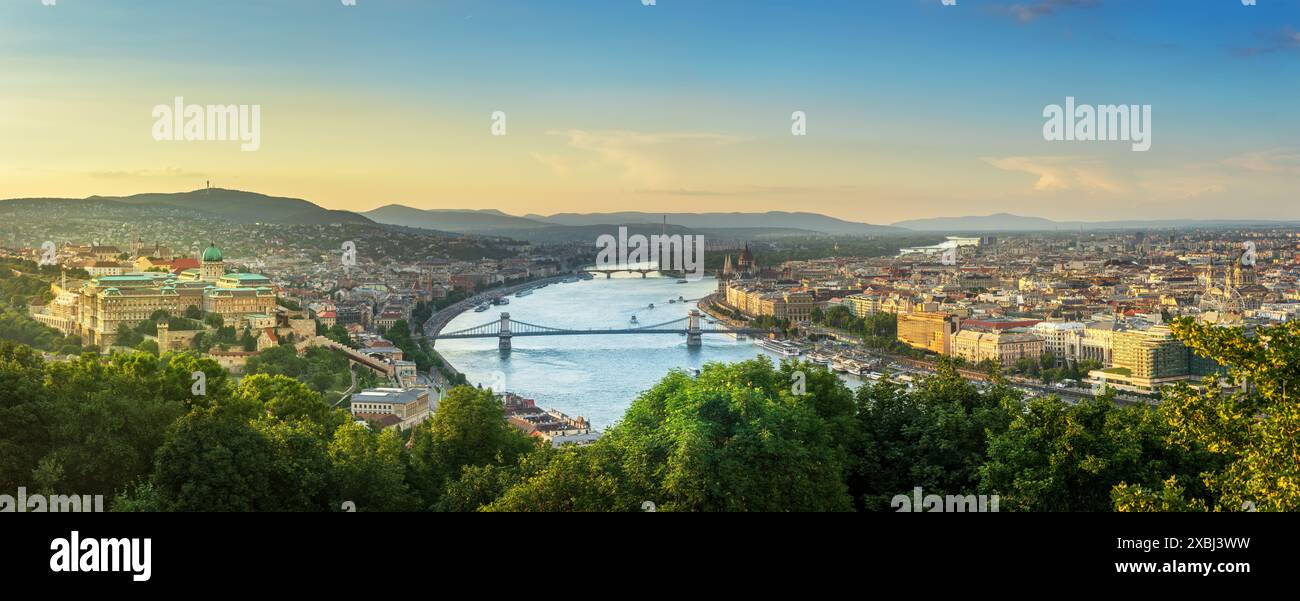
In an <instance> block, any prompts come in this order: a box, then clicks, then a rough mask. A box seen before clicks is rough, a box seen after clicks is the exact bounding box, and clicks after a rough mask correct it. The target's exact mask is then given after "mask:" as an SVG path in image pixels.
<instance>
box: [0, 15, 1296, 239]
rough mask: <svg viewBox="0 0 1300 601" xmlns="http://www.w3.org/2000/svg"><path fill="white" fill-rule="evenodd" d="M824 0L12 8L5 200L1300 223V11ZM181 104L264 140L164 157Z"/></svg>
mask: <svg viewBox="0 0 1300 601" xmlns="http://www.w3.org/2000/svg"><path fill="white" fill-rule="evenodd" d="M818 4H819V5H823V4H830V5H835V6H834V10H826V8H827V7H825V6H819V8H821V9H822V10H816V11H814V10H806V6H805V4H804V3H801V2H750V1H742V0H718V1H710V2H685V1H673V0H660V1H659V2H658V3H657V5H656V6H643V5H642V3H641V2H636V1H627V2H613V1H564V2H544V3H543V2H535V1H530V0H500V1H490V2H470V1H468V0H447V1H440V2H430V3H425V2H396V1H395V2H380V1H365V0H363V1H362V2H359V3H358V5H357V6H342V5H341V4H340V3H335V2H307V1H285V2H260V1H258V2H245V3H239V4H238V7H237V8H236V7H235V5H232V4H231V3H172V2H163V1H161V0H143V1H141V2H131V3H109V2H74V1H72V0H68V1H60V2H58V3H57V5H56V6H43V5H42V4H41V3H39V2H36V1H32V2H6V3H4V4H3V5H2V6H0V31H2V32H3V34H4V35H0V70H2V71H3V72H4V73H5V74H6V75H5V78H4V80H3V84H0V89H3V94H0V198H16V197H45V196H57V197H83V196H89V195H97V194H98V195H127V194H135V193H142V192H176V191H185V190H193V189H196V188H201V187H203V185H204V182H205V181H208V180H211V181H212V182H213V184H214V185H220V186H222V187H226V188H235V189H244V190H256V191H258V192H263V193H266V194H272V195H282V196H291V197H300V198H307V199H310V200H312V201H313V202H316V203H318V204H320V205H322V206H324V207H326V208H332V209H346V210H353V211H365V210H369V209H372V208H375V207H379V206H383V205H387V204H391V203H401V204H406V205H409V206H412V207H417V208H478V209H481V208H495V209H500V210H502V211H506V212H508V213H513V214H519V215H522V214H528V213H539V214H550V213H559V212H605V211H622V210H644V211H650V212H655V211H674V212H705V211H768V210H803V211H815V212H820V213H825V214H827V215H832V216H835V217H840V218H843V219H850V220H855V221H864V222H870V223H892V222H895V221H900V220H905V219H914V218H926V217H942V216H960V215H972V214H981V215H983V214H989V213H995V212H1010V213H1016V214H1021V215H1034V216H1040V217H1047V218H1052V219H1070V220H1089V221H1097V220H1108V219H1129V218H1148V219H1158V218H1218V219H1227V218H1271V219H1295V218H1300V209H1298V208H1296V203H1295V202H1294V194H1295V192H1296V188H1297V186H1296V181H1297V176H1300V149H1298V148H1297V143H1296V142H1295V140H1296V139H1297V136H1296V134H1297V133H1300V118H1297V117H1296V115H1295V112H1294V102H1295V98H1296V97H1297V92H1298V91H1300V81H1297V79H1296V78H1295V77H1294V73H1295V72H1296V70H1295V67H1296V66H1297V61H1300V33H1297V30H1298V29H1300V2H1297V1H1294V0H1290V1H1276V2H1260V3H1259V5H1258V6H1249V7H1248V6H1242V5H1241V4H1240V3H1238V2H1216V3H1206V5H1205V6H1200V7H1198V9H1197V10H1187V9H1186V8H1185V3H1183V2H1178V1H1173V0H1169V1H1151V2H1140V3H1135V2H1116V1H1111V0H1105V1H1103V0H1091V1H1089V0H1079V1H1063V0H1041V1H1033V2H1029V1H1021V2H1014V3H1013V2H997V1H988V2H976V1H974V0H970V1H967V0H962V1H961V2H960V3H959V5H958V6H942V5H941V3H940V2H938V1H925V2H922V1H920V0H915V1H912V0H900V1H895V2H870V3H859V2H829V3H818ZM867 4H870V6H869V7H868V6H866V5H867ZM51 40H57V43H51V42H50V41H51ZM176 97H184V98H185V101H186V102H192V103H197V104H223V105H224V104H249V105H260V106H261V144H260V148H258V149H257V150H256V151H255V152H241V151H240V149H239V145H238V143H225V142H185V143H162V142H158V141H155V139H153V138H152V137H151V136H150V132H151V127H152V126H153V124H154V121H155V118H154V117H153V116H152V115H151V110H152V109H153V107H155V106H156V105H160V104H170V103H171V102H172V101H173V99H174V98H176ZM1067 97H1074V98H1077V99H1078V102H1080V103H1089V104H1095V105H1107V104H1127V105H1150V106H1151V107H1152V113H1153V116H1152V123H1151V124H1150V127H1151V129H1152V132H1153V136H1152V144H1151V148H1150V150H1149V151H1147V152H1133V151H1131V150H1130V145H1129V144H1127V143H1123V142H1049V141H1046V140H1044V137H1043V134H1042V130H1043V122H1044V119H1043V117H1042V113H1043V110H1044V107H1045V106H1048V105H1052V104H1062V103H1064V102H1065V101H1066V99H1067ZM496 111H501V112H503V113H504V114H505V116H506V118H507V119H506V123H507V124H508V125H507V127H508V129H507V130H506V135H502V136H494V135H492V132H493V130H492V127H493V125H494V120H493V118H492V115H493V113H494V112H496ZM796 111H802V112H803V113H804V114H805V115H806V117H807V121H806V125H807V135H805V136H795V135H792V132H791V127H792V119H791V117H792V114H793V113H794V112H796Z"/></svg>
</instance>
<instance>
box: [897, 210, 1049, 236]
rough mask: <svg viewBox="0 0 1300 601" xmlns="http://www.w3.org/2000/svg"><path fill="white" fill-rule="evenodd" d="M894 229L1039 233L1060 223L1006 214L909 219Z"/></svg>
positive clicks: (1040, 218)
mask: <svg viewBox="0 0 1300 601" xmlns="http://www.w3.org/2000/svg"><path fill="white" fill-rule="evenodd" d="M894 226H895V227H902V228H907V229H909V230H914V231H919V232H938V231H962V232H965V231H997V232H1009V231H1040V230H1054V229H1058V228H1060V227H1062V226H1061V224H1060V223H1057V222H1055V221H1052V220H1050V219H1043V218H1042V217H1021V216H1019V215H1011V214H1008V213H998V214H996V215H985V216H982V217H975V216H970V217H937V218H933V219H911V220H908V221H900V222H898V223H895V224H894Z"/></svg>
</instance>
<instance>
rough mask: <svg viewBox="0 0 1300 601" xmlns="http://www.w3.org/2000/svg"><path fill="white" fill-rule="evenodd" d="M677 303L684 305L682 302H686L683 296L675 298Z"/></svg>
mask: <svg viewBox="0 0 1300 601" xmlns="http://www.w3.org/2000/svg"><path fill="white" fill-rule="evenodd" d="M677 302H679V303H684V302H686V297H684V296H679V297H677Z"/></svg>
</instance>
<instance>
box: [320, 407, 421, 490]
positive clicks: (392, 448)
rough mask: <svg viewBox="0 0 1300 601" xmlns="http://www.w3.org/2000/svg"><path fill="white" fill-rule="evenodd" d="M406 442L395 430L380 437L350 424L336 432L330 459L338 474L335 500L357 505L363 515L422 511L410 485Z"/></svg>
mask: <svg viewBox="0 0 1300 601" xmlns="http://www.w3.org/2000/svg"><path fill="white" fill-rule="evenodd" d="M403 442H404V441H403V440H402V438H401V437H400V436H399V435H398V433H397V431H395V430H384V431H383V432H381V433H380V434H378V435H375V433H373V432H371V430H370V428H369V427H367V426H365V425H362V424H358V423H356V422H353V421H349V422H347V423H345V424H343V425H341V426H339V427H338V429H337V430H335V431H334V436H333V439H332V440H331V441H330V444H329V458H330V462H331V464H332V466H333V470H334V483H335V484H334V486H335V488H334V493H333V494H334V499H333V501H332V503H331V504H336V503H337V505H336V506H341V504H342V503H343V502H345V501H351V502H353V503H355V504H356V507H357V509H358V510H360V511H367V510H369V511H406V510H410V509H415V508H417V507H418V504H417V501H416V498H415V496H414V495H413V494H411V491H410V489H409V488H408V487H407V484H406V459H405V456H404V451H405V449H404V448H403Z"/></svg>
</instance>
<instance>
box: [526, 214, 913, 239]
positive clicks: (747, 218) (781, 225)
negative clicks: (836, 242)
mask: <svg viewBox="0 0 1300 601" xmlns="http://www.w3.org/2000/svg"><path fill="white" fill-rule="evenodd" d="M664 215H665V214H664V213H645V212H635V211H625V212H618V213H558V214H555V215H550V216H546V217H542V216H540V215H528V218H530V219H534V220H538V221H546V222H548V223H554V224H559V225H598V224H602V223H662V222H663V219H664ZM666 215H667V217H668V223H669V224H670V225H674V224H675V225H681V226H685V227H688V228H693V229H701V228H713V229H717V228H777V229H796V230H808V231H810V232H821V233H823V234H836V235H877V234H899V233H905V232H904V231H903V230H900V229H899V228H896V227H890V226H885V225H873V224H870V223H858V222H854V221H845V220H843V219H837V218H835V217H828V216H826V215H821V214H818V213H800V212H795V213H792V212H786V211H769V212H767V213H667V214H666Z"/></svg>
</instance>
